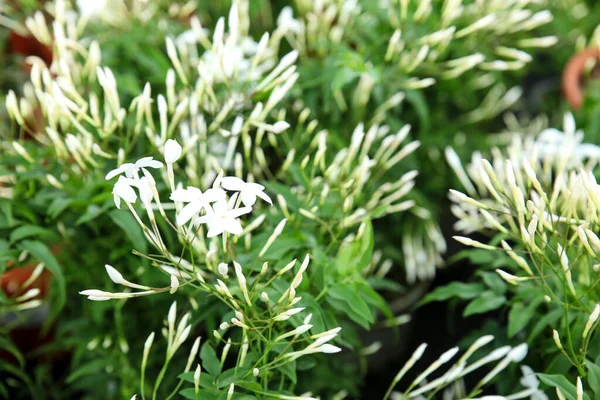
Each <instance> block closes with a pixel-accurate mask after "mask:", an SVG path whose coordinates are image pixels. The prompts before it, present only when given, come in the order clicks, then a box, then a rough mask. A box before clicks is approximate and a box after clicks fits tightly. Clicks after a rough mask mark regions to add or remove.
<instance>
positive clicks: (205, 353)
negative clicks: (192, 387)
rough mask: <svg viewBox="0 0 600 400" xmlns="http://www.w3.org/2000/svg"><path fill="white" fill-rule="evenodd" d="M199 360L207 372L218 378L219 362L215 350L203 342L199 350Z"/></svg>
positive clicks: (219, 371)
mask: <svg viewBox="0 0 600 400" xmlns="http://www.w3.org/2000/svg"><path fill="white" fill-rule="evenodd" d="M200 359H201V360H202V367H203V368H204V369H205V370H207V371H208V373H209V374H211V375H212V376H214V377H217V376H219V374H220V373H221V362H220V361H219V359H218V358H217V353H216V352H215V349H213V347H212V346H211V345H210V343H209V342H205V343H204V344H203V345H202V349H201V350H200Z"/></svg>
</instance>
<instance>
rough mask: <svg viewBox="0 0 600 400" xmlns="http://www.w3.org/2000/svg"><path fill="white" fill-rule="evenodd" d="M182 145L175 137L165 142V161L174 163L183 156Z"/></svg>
mask: <svg viewBox="0 0 600 400" xmlns="http://www.w3.org/2000/svg"><path fill="white" fill-rule="evenodd" d="M181 152H182V149H181V145H180V144H179V143H177V141H175V140H173V139H169V140H167V142H166V143H165V162H166V163H167V164H173V163H175V162H176V161H177V160H179V157H181Z"/></svg>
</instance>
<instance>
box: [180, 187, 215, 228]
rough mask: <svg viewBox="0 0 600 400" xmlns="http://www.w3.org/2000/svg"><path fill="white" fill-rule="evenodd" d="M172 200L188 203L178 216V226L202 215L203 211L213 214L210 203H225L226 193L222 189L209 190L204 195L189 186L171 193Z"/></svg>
mask: <svg viewBox="0 0 600 400" xmlns="http://www.w3.org/2000/svg"><path fill="white" fill-rule="evenodd" d="M170 199H171V200H173V201H179V202H182V203H188V204H186V205H185V207H183V209H182V210H181V212H180V213H179V214H177V226H181V225H183V224H185V223H186V222H188V221H189V220H190V219H191V218H192V217H194V216H195V215H198V214H200V211H202V209H205V210H206V212H212V208H211V206H210V203H214V202H215V201H225V191H224V190H222V189H208V190H207V191H206V192H204V193H202V191H201V190H200V189H198V188H197V187H194V186H188V187H187V188H186V189H176V190H174V191H173V193H171V197H170Z"/></svg>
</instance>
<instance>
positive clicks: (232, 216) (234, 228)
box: [198, 200, 252, 237]
mask: <svg viewBox="0 0 600 400" xmlns="http://www.w3.org/2000/svg"><path fill="white" fill-rule="evenodd" d="M206 211H207V213H206V215H204V216H202V217H200V218H198V223H201V224H207V225H208V234H207V236H208V237H213V236H217V235H220V234H221V233H223V232H228V233H231V234H233V235H239V234H240V233H242V224H241V223H240V221H239V220H238V219H237V218H238V217H240V216H241V215H244V214H247V213H249V212H250V211H252V208H251V207H240V208H235V209H229V207H228V206H227V202H226V201H225V200H219V201H217V202H216V203H215V204H214V205H213V207H212V209H211V208H209V209H207V210H206Z"/></svg>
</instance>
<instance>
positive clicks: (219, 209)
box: [213, 200, 229, 215]
mask: <svg viewBox="0 0 600 400" xmlns="http://www.w3.org/2000/svg"><path fill="white" fill-rule="evenodd" d="M213 210H214V212H215V214H217V215H225V214H227V211H229V209H228V207H227V202H226V201H225V200H220V201H217V202H216V203H215V204H213Z"/></svg>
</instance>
